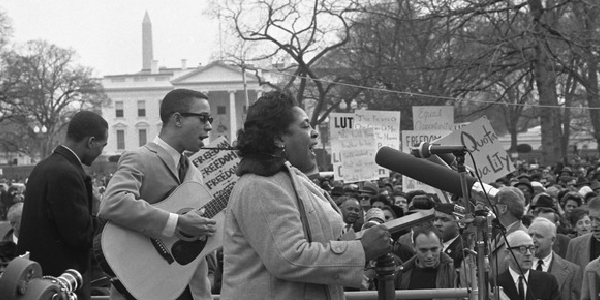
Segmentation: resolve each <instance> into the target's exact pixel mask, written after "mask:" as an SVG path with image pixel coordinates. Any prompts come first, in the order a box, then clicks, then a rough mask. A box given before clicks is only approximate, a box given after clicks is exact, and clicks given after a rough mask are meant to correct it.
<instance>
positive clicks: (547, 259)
mask: <svg viewBox="0 0 600 300" xmlns="http://www.w3.org/2000/svg"><path fill="white" fill-rule="evenodd" d="M539 261H540V259H539V258H538V257H536V258H535V261H534V262H533V264H531V269H532V270H535V269H537V266H538V262H539ZM542 262H543V263H544V264H543V265H542V271H544V272H548V269H549V268H550V264H551V263H552V251H550V254H548V255H546V256H545V257H542Z"/></svg>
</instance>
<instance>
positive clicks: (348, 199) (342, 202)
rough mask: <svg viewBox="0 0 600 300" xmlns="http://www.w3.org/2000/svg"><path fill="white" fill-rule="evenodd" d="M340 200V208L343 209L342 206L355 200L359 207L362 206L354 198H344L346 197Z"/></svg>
mask: <svg viewBox="0 0 600 300" xmlns="http://www.w3.org/2000/svg"><path fill="white" fill-rule="evenodd" d="M338 200H339V203H340V207H341V206H342V205H343V204H344V203H346V202H348V201H350V200H354V201H356V202H357V203H358V206H360V201H358V200H357V199H356V198H352V197H345V196H344V197H340V198H339V199H338Z"/></svg>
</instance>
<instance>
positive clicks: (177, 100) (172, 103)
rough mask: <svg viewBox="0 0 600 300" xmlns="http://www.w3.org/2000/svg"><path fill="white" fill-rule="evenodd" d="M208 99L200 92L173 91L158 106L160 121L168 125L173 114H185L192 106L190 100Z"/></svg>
mask: <svg viewBox="0 0 600 300" xmlns="http://www.w3.org/2000/svg"><path fill="white" fill-rule="evenodd" d="M196 98H200V99H208V96H207V95H206V94H204V93H202V92H199V91H194V90H188V89H174V90H172V91H170V92H168V93H167V94H166V95H165V97H164V98H163V100H162V104H161V105H160V119H161V120H162V122H163V124H167V123H169V119H171V116H172V115H173V114H174V113H178V112H187V111H188V110H189V109H190V106H191V105H192V100H193V99H196Z"/></svg>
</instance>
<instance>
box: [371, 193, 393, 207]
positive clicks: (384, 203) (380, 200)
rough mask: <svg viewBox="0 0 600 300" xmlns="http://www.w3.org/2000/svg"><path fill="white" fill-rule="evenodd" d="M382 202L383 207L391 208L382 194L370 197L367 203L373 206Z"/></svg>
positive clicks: (388, 201)
mask: <svg viewBox="0 0 600 300" xmlns="http://www.w3.org/2000/svg"><path fill="white" fill-rule="evenodd" d="M377 201H379V202H383V205H384V206H386V205H387V206H391V205H392V204H391V203H390V200H388V198H387V197H386V196H385V195H382V194H377V195H375V196H373V197H371V199H370V200H369V203H370V204H371V206H373V203H375V202H377Z"/></svg>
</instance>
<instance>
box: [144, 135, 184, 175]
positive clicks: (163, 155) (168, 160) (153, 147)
mask: <svg viewBox="0 0 600 300" xmlns="http://www.w3.org/2000/svg"><path fill="white" fill-rule="evenodd" d="M144 147H146V149H148V150H149V151H150V152H153V153H156V155H157V156H158V158H160V160H162V162H163V164H164V165H165V167H167V169H169V171H170V172H171V175H173V176H174V177H175V178H177V180H179V175H178V172H177V170H176V168H177V166H176V165H174V164H173V157H172V156H171V154H169V152H167V150H165V149H163V148H162V147H160V146H159V145H157V144H156V143H154V142H149V143H147V144H146V145H144Z"/></svg>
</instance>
